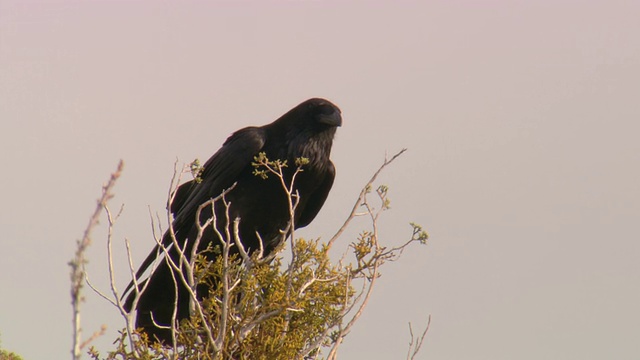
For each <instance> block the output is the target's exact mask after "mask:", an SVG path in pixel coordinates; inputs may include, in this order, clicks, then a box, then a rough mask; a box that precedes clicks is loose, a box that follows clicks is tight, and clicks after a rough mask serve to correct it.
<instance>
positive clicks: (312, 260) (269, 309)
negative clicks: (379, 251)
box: [93, 239, 354, 360]
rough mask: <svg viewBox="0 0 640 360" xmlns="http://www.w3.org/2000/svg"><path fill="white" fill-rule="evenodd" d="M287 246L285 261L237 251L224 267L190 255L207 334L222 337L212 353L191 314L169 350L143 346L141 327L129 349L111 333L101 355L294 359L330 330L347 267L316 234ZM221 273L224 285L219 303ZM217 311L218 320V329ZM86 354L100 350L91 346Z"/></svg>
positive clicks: (324, 341) (344, 296)
mask: <svg viewBox="0 0 640 360" xmlns="http://www.w3.org/2000/svg"><path fill="white" fill-rule="evenodd" d="M292 253H293V254H294V255H293V256H292V260H291V262H290V263H289V264H287V265H286V266H283V263H282V262H283V261H282V259H281V258H276V259H275V260H274V261H272V262H270V263H266V262H261V261H258V260H257V259H255V258H253V259H252V260H251V261H250V262H249V264H247V263H246V262H242V261H241V259H240V257H239V256H237V255H235V256H229V257H228V266H226V267H225V266H224V256H218V257H217V260H216V261H215V262H213V263H207V262H206V260H204V257H202V258H201V259H199V260H198V261H197V266H196V277H197V278H198V279H199V281H200V282H202V283H207V284H209V285H210V286H211V288H212V290H211V291H210V293H209V295H208V297H206V298H205V299H204V300H202V301H201V302H200V303H201V304H202V308H203V312H204V314H205V318H206V319H207V321H206V325H207V326H209V328H210V329H211V331H212V333H213V335H214V337H215V339H220V338H221V337H222V338H223V339H224V340H223V341H222V346H221V352H220V353H217V354H216V353H215V351H214V346H213V344H211V343H210V341H209V339H208V337H207V335H206V331H205V325H204V324H203V322H202V320H201V318H200V317H199V316H197V315H196V316H192V318H191V319H190V320H189V321H183V322H182V323H181V324H180V327H179V329H178V330H179V333H178V337H177V341H178V344H177V345H178V346H177V347H176V349H177V350H178V353H177V354H174V352H173V349H172V348H170V347H166V348H163V347H161V346H159V345H157V344H155V345H152V346H151V347H150V346H149V343H148V342H147V341H146V338H145V337H144V336H143V335H137V336H136V337H134V339H136V340H135V344H134V346H135V347H136V348H137V349H138V355H137V357H136V356H135V355H134V354H133V352H132V351H131V349H129V348H128V347H127V345H126V340H127V337H126V336H125V334H124V332H123V333H122V336H121V337H120V338H119V339H118V340H117V341H116V345H117V350H116V351H114V352H112V353H110V354H109V355H108V357H107V359H133V358H139V359H160V358H172V357H173V356H174V355H177V358H178V359H265V360H266V359H302V358H303V356H304V355H308V354H309V353H311V354H313V353H314V352H315V351H316V349H318V348H320V347H321V346H322V345H328V344H329V343H330V342H331V337H330V333H331V331H332V329H333V328H334V327H335V326H337V325H338V324H339V323H340V321H341V320H342V316H343V315H344V311H345V307H346V306H347V304H349V303H350V299H351V297H352V296H353V294H354V292H353V290H352V289H351V286H350V282H349V276H350V271H349V270H347V269H345V268H341V267H340V266H337V265H333V264H332V263H331V262H330V261H329V258H328V255H327V249H326V248H325V246H324V245H322V244H320V243H319V242H318V241H316V240H313V241H308V240H304V239H298V240H296V241H295V243H294V251H293V252H292ZM225 278H226V279H227V281H228V284H229V285H228V286H229V288H230V290H229V291H228V292H227V294H226V297H227V299H228V302H226V304H227V305H226V307H225V299H224V298H225V292H224V287H223V279H225ZM234 284H235V286H234ZM225 310H226V311H225ZM223 314H226V315H223ZM223 317H225V319H226V326H225V327H224V329H223V330H222V333H224V334H223V335H222V334H221V333H220V331H221V330H220V329H221V326H223V325H222V324H224V323H225V322H223ZM194 334H198V336H194ZM93 357H94V359H99V358H100V356H99V354H97V353H96V354H93Z"/></svg>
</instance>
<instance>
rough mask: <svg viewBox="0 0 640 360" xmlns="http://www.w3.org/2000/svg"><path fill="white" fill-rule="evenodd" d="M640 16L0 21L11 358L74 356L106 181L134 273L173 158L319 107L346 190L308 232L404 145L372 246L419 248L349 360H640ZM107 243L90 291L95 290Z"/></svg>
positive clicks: (321, 8) (2, 213)
mask: <svg viewBox="0 0 640 360" xmlns="http://www.w3.org/2000/svg"><path fill="white" fill-rule="evenodd" d="M639 15H640V2H638V1H616V0H614V1H571V0H560V1H540V0H538V1H534V0H530V1H527V0H521V1H506V0H501V1H498V0H493V1H472V0H461V1H455V0H454V1H451V0H442V1H415V2H409V1H371V2H364V1H360V2H355V1H238V2H232V1H211V2H205V1H185V2H171V1H151V0H147V1H142V0H141V1H70V0H58V1H53V0H52V1H34V0H0V154H1V155H0V160H1V161H2V166H3V175H2V176H0V188H1V189H2V206H1V207H0V228H2V233H3V235H2V240H0V241H1V250H0V341H1V342H2V346H3V347H5V348H7V349H9V350H12V351H15V352H17V353H19V354H21V355H22V356H24V358H25V359H29V360H32V359H65V358H69V356H70V355H69V354H70V353H69V351H70V348H71V307H70V303H69V301H70V300H69V281H68V278H69V275H68V274H69V268H68V266H67V261H68V260H69V259H71V257H72V255H73V251H74V245H75V240H76V239H78V238H79V237H80V236H81V235H82V231H83V229H84V227H85V225H86V223H87V221H88V218H89V216H90V214H91V212H92V211H93V209H94V205H95V200H96V198H97V197H98V196H99V193H100V187H101V185H102V184H103V183H104V182H105V181H106V179H107V177H108V175H109V173H110V172H112V171H113V170H114V169H115V166H116V164H117V162H118V160H119V159H121V158H122V159H124V161H125V171H124V174H123V176H122V179H121V181H120V182H119V183H118V185H117V187H116V189H115V192H116V194H117V196H116V198H115V199H114V203H113V206H114V207H117V205H118V204H121V203H125V204H126V206H125V211H124V214H123V215H122V218H121V220H120V222H119V223H118V228H117V234H116V236H117V238H118V239H123V238H124V237H125V236H126V237H128V238H129V239H131V241H132V243H133V246H134V251H135V257H136V260H137V261H141V260H142V259H143V257H144V256H145V255H146V254H147V252H148V251H149V250H150V248H151V247H152V244H153V241H152V238H151V235H150V225H149V215H148V207H150V208H151V209H152V210H153V211H162V210H163V208H164V205H163V204H164V201H165V200H164V199H165V196H166V191H167V188H168V184H169V179H170V176H171V174H172V169H173V163H174V161H175V160H176V158H178V159H180V160H181V161H183V162H188V161H191V160H192V159H193V158H196V157H198V158H200V159H202V160H206V159H207V158H208V157H209V156H210V155H212V154H213V153H214V152H215V151H216V150H217V149H218V148H219V146H220V145H221V144H222V142H223V141H224V139H225V138H226V137H227V136H228V135H229V134H230V133H231V132H233V131H234V130H236V129H238V128H240V127H243V126H247V125H262V124H266V123H268V122H271V121H272V120H274V119H276V118H277V117H278V116H280V115H281V114H283V113H284V112H285V111H287V110H288V109H290V108H291V107H293V106H295V105H296V104H298V103H299V102H301V101H303V100H305V99H307V98H309V97H314V96H320V97H326V98H328V99H330V100H332V101H333V102H335V103H336V104H338V106H340V107H341V109H342V111H343V115H344V125H343V127H342V128H340V129H339V130H338V134H337V138H336V141H335V145H334V148H333V159H334V162H335V164H336V167H337V169H338V175H337V178H336V182H335V185H334V188H333V191H332V193H331V195H330V197H329V200H328V201H327V203H326V205H325V207H324V209H323V211H322V212H321V213H320V215H319V216H318V218H317V219H316V221H315V222H314V223H313V224H312V225H311V226H309V227H308V228H306V229H304V231H299V232H298V234H299V235H302V236H306V237H318V236H320V237H323V238H324V239H326V238H328V237H329V236H330V235H332V234H333V232H334V231H335V230H336V229H337V228H338V226H339V225H340V224H341V221H342V220H343V219H344V216H345V215H346V214H347V213H348V211H349V209H350V206H351V204H352V202H353V201H354V199H355V197H356V196H357V193H358V190H359V188H360V187H361V186H362V185H363V184H364V183H365V181H366V179H368V177H369V176H370V174H371V173H372V172H373V171H374V170H375V168H376V167H377V166H378V165H379V164H380V162H381V161H382V159H383V158H384V154H385V152H389V153H392V152H395V151H398V150H400V149H401V148H403V147H407V148H408V149H409V151H408V152H407V154H406V155H405V156H403V157H402V158H400V159H399V160H398V162H397V163H395V164H394V165H393V166H392V167H391V168H389V171H388V172H387V173H386V174H385V175H384V176H383V177H382V179H381V180H382V182H384V183H386V184H388V185H389V186H390V187H391V193H390V197H391V199H392V201H393V202H392V207H393V208H392V210H391V211H389V212H388V213H386V217H385V218H384V221H383V222H382V227H383V229H382V233H383V235H384V238H383V241H385V242H386V243H388V244H389V245H397V244H400V243H401V242H402V241H403V240H404V239H406V237H407V236H409V232H410V228H409V226H408V225H407V223H408V222H409V221H415V222H418V223H420V224H422V225H423V226H424V227H425V228H426V229H427V230H428V231H429V233H430V235H431V240H430V242H429V245H428V246H425V247H416V248H414V249H413V250H412V251H410V252H408V253H406V254H405V255H404V257H403V258H402V260H401V261H400V262H397V263H393V264H390V265H389V266H387V268H386V269H385V270H384V272H383V277H382V278H381V279H380V282H379V283H378V287H377V289H376V293H375V294H374V297H373V300H372V301H371V304H370V306H369V307H368V309H367V312H366V313H365V315H364V316H363V318H362V320H361V322H360V323H359V325H357V326H356V327H355V328H354V329H353V332H352V333H351V334H350V336H349V337H348V338H347V339H346V343H345V345H344V346H343V348H342V352H341V355H342V357H341V358H342V359H401V358H404V357H405V354H406V350H407V346H408V341H409V332H408V326H407V323H408V322H409V321H411V322H412V323H413V324H414V327H415V328H416V329H422V328H424V325H425V324H426V319H427V317H428V316H429V314H431V316H432V323H431V329H430V331H429V334H428V336H427V340H426V343H425V345H424V348H423V350H422V352H421V354H420V356H419V358H420V359H439V360H440V359H452V360H460V359H470V360H472V359H473V360H476V359H491V360H496V359H504V360H511V359H531V360H534V359H535V360H539V359H581V360H586V359H640V241H639V238H640V235H639V231H638V225H639V224H640V141H639V136H640V21H639V20H638V19H639ZM355 230H357V229H354V231H355ZM104 235H105V232H104V228H100V230H99V231H98V232H96V233H95V235H94V244H93V246H92V247H91V249H90V251H89V256H90V258H91V260H90V261H91V263H90V264H89V271H90V275H91V277H92V278H93V279H94V281H95V282H96V284H98V286H100V287H102V288H104V289H106V286H107V283H106V280H107V278H106V272H105V271H106V265H105V253H106V252H105V242H104ZM352 235H353V234H352ZM349 241H350V239H346V238H345V239H343V241H342V245H343V246H346V244H347V243H348V242H349ZM117 250H118V251H120V252H119V255H117V256H118V259H117V261H118V262H119V263H120V264H121V265H122V266H124V263H122V261H123V260H124V253H123V252H121V250H122V249H121V247H120V248H118V249H117ZM127 281H128V280H127V274H126V272H125V271H121V272H120V273H119V274H118V285H119V287H120V288H121V289H122V288H123V287H124V286H125V285H126V283H127ZM103 323H104V324H107V325H108V327H109V328H108V333H107V335H106V336H104V337H102V338H101V339H100V340H99V341H97V342H96V345H97V347H98V348H99V349H101V350H103V351H105V350H107V349H109V348H110V347H109V345H110V343H111V342H112V341H113V339H114V338H115V337H116V331H117V330H118V329H120V328H121V327H122V325H121V324H122V323H121V321H120V318H119V315H118V313H117V311H116V310H115V309H113V308H111V307H110V306H109V305H108V304H107V303H105V302H104V301H103V300H102V299H100V298H98V297H97V296H95V295H94V294H91V293H87V302H86V303H85V304H84V318H83V326H84V329H85V335H86V336H88V335H89V333H90V332H92V331H94V330H96V329H98V328H99V326H100V324H103Z"/></svg>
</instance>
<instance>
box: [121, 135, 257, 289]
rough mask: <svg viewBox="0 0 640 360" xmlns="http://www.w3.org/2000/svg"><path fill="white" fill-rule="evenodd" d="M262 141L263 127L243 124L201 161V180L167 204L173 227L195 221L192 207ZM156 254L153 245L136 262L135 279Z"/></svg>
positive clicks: (217, 190) (223, 184) (226, 182)
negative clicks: (243, 126)
mask: <svg viewBox="0 0 640 360" xmlns="http://www.w3.org/2000/svg"><path fill="white" fill-rule="evenodd" d="M265 141H266V136H265V132H264V129H263V128H260V127H247V128H244V129H240V130H238V131H236V132H235V133H233V134H232V135H231V136H230V137H229V138H228V139H227V141H225V143H224V144H223V145H222V147H221V148H220V150H218V151H217V152H216V153H215V154H213V156H212V157H211V158H210V159H209V160H207V162H206V163H205V164H204V170H203V171H202V173H201V174H200V178H201V179H202V181H200V182H196V181H194V180H192V181H189V182H186V183H184V184H182V185H181V186H180V187H179V188H178V189H177V190H176V194H175V196H174V200H173V203H172V204H171V212H172V213H173V215H174V219H175V220H174V223H173V227H174V231H178V229H180V228H181V227H182V225H184V224H186V223H188V222H190V221H195V216H196V210H197V208H198V207H199V206H200V205H201V204H202V203H204V202H205V201H207V200H209V199H212V198H214V197H216V196H218V195H220V194H221V193H222V192H223V191H224V190H225V189H228V188H229V187H231V186H232V185H233V184H234V183H235V182H236V180H237V178H238V175H240V173H241V172H242V170H243V169H244V168H245V167H247V166H249V165H251V162H252V161H253V158H254V156H256V155H257V154H258V152H260V150H261V149H262V147H263V146H264V143H265ZM162 242H163V243H164V245H165V246H169V245H171V243H172V239H171V237H170V236H166V235H165V236H164V238H163V240H162ZM160 254H162V251H160V248H159V246H158V245H156V246H155V247H154V248H153V250H152V251H151V253H149V255H148V256H147V258H146V259H144V261H143V262H142V264H140V268H139V269H138V271H137V272H136V279H139V278H140V277H141V276H142V274H144V272H145V271H146V270H147V269H148V268H149V267H150V266H151V264H152V263H153V262H154V261H155V260H156V259H157V258H158V256H160ZM132 287H133V281H132V282H130V283H129V285H128V286H127V288H126V289H125V291H124V293H125V294H126V293H127V292H128V291H129V290H130V289H131V288H132Z"/></svg>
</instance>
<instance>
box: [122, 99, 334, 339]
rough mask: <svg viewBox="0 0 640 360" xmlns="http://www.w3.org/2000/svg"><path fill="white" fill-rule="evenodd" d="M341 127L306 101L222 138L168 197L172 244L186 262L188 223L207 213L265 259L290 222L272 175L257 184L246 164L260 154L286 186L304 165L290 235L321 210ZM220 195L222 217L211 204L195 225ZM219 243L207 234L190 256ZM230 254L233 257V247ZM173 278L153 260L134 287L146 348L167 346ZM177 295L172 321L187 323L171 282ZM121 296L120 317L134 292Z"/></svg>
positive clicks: (184, 300)
mask: <svg viewBox="0 0 640 360" xmlns="http://www.w3.org/2000/svg"><path fill="white" fill-rule="evenodd" d="M341 125H342V115H341V111H340V109H339V108H338V107H337V106H336V105H334V104H332V103H331V102H330V101H328V100H325V99H321V98H312V99H309V100H306V101H304V102H302V103H301V104H299V105H298V106H296V107H294V108H293V109H291V110H289V111H288V112H287V113H285V114H284V115H282V116H281V117H280V118H278V119H277V120H275V121H274V122H272V123H270V124H267V125H264V126H260V127H256V126H250V127H246V128H243V129H240V130H238V131H236V132H234V133H233V134H232V135H231V136H229V138H228V139H227V140H226V141H225V142H224V144H223V145H222V147H221V148H220V149H219V150H218V151H217V152H216V153H215V154H214V155H213V156H212V157H211V158H210V159H209V160H208V161H207V162H206V163H205V164H204V166H203V168H202V169H201V172H200V174H199V176H198V177H197V178H196V179H194V180H191V181H189V182H186V183H184V184H182V185H181V186H180V187H178V189H177V190H176V192H175V194H174V196H173V202H172V204H171V208H170V211H171V212H172V213H173V215H174V220H173V223H172V229H173V232H174V236H175V240H176V242H177V244H179V245H180V247H182V248H185V249H186V252H185V255H186V257H187V259H189V257H190V254H191V250H192V248H193V243H194V242H195V238H196V236H197V233H198V229H197V225H196V221H197V220H200V223H201V224H202V223H204V221H206V219H209V218H211V217H212V216H213V211H215V215H216V217H217V219H218V224H216V225H217V226H219V227H218V228H220V226H221V227H222V229H224V227H225V226H229V223H228V222H226V221H225V220H224V219H226V215H225V212H227V211H228V213H229V219H230V222H231V223H232V222H233V220H234V219H236V218H239V238H240V241H241V243H242V245H243V247H244V248H245V249H246V250H247V252H249V253H253V252H255V251H260V250H261V251H263V256H265V257H266V256H269V255H270V254H272V253H273V251H274V249H276V248H277V247H278V246H279V245H280V244H281V243H282V242H283V241H284V240H285V239H286V237H287V235H288V233H287V229H288V228H289V229H290V226H289V224H290V220H291V216H290V212H289V205H288V198H287V196H286V193H285V191H284V188H283V187H282V184H281V182H280V179H279V178H278V177H277V176H274V175H273V174H272V175H271V176H267V177H266V178H263V177H261V176H257V175H256V173H255V170H256V167H255V166H254V165H253V163H254V161H255V157H256V156H258V155H259V154H260V153H264V154H265V155H266V157H267V158H268V159H269V160H281V161H286V162H287V164H288V166H287V167H284V168H283V174H284V179H285V181H286V183H287V184H290V183H291V180H292V176H293V174H294V172H295V169H296V168H297V167H296V166H295V165H294V164H295V161H296V159H299V158H306V159H308V163H307V164H305V165H304V166H303V167H302V169H303V170H302V172H299V173H298V174H297V175H296V177H295V181H294V190H295V191H297V194H298V197H297V201H298V204H297V207H296V209H295V213H294V218H293V223H294V228H301V227H304V226H307V225H309V223H311V221H312V220H313V219H314V218H315V217H316V215H317V214H318V212H319V211H320V208H322V205H323V204H324V202H325V200H326V199H327V196H328V194H329V191H330V190H331V187H332V185H333V181H334V178H335V172H336V170H335V167H334V165H333V162H331V160H330V154H331V146H332V144H333V138H334V136H335V133H336V129H337V127H339V126H341ZM226 189H231V190H229V191H228V192H227V193H226V194H225V196H224V198H225V200H226V202H228V203H229V204H230V205H229V206H228V209H227V207H226V206H225V205H224V204H223V202H222V201H218V202H216V203H215V205H214V208H215V210H212V209H211V206H207V207H205V208H203V209H202V211H201V213H200V219H196V217H197V211H198V207H200V205H201V204H203V203H205V202H207V201H209V200H210V199H212V198H215V197H217V196H219V195H220V194H221V193H223V192H224V191H225V190H226ZM283 231H284V232H283ZM289 232H290V230H289ZM221 241H222V239H220V238H219V236H217V235H216V234H215V232H214V231H213V230H212V229H211V227H208V228H207V230H206V231H205V232H204V234H203V235H202V237H201V239H200V242H199V246H198V248H197V250H198V251H202V250H204V249H206V248H207V247H208V246H213V247H215V246H219V245H220V244H221ZM172 243H173V238H172V236H171V234H170V233H169V231H167V232H166V233H165V234H164V236H163V238H162V244H163V246H165V247H169V252H168V253H169V256H170V257H171V258H172V259H174V260H175V261H177V260H178V258H179V255H178V252H177V251H176V250H175V249H174V248H173V247H171V246H170V245H171V244H172ZM235 251H236V252H237V251H238V250H237V247H236V248H235ZM206 254H207V255H205V256H207V260H209V261H214V260H215V257H216V256H219V254H220V252H219V251H217V252H216V251H207V252H206ZM216 254H217V255H216ZM160 257H162V251H161V249H160V248H159V246H158V245H156V247H155V248H154V249H153V251H151V253H150V254H149V256H148V257H147V258H146V259H145V260H144V261H143V263H142V264H141V266H140V268H139V270H138V272H137V273H136V278H137V279H140V278H141V277H142V274H144V273H145V271H146V270H148V269H149V268H150V267H151V265H152V264H153V263H154V262H155V261H156V259H159V258H160ZM174 272H175V270H173V269H172V268H171V267H170V266H169V265H168V264H167V262H166V261H164V260H161V261H159V262H158V265H157V267H156V268H155V270H154V271H153V272H152V273H151V274H150V275H149V277H148V278H147V279H146V280H144V281H142V282H141V283H140V287H141V286H142V285H143V284H145V282H148V284H147V287H146V289H145V291H143V292H142V293H140V297H139V300H138V302H137V305H136V308H135V310H136V327H137V328H141V329H142V331H144V332H145V333H147V335H148V336H149V338H150V339H152V340H154V341H158V342H164V343H168V342H170V339H171V331H170V330H168V329H166V328H163V327H167V326H170V325H171V319H172V315H173V311H174V306H175V299H176V282H175V281H174V276H175V275H176V274H175V273H174ZM127 291H128V293H127ZM207 291H208V289H206V288H202V287H201V286H199V287H198V293H199V295H201V294H206V293H207ZM127 294H128V295H127ZM177 295H178V299H177V320H178V321H180V320H181V319H185V318H188V317H189V293H188V291H187V288H186V287H185V286H184V285H183V284H182V283H181V282H180V281H177ZM125 296H126V297H127V299H126V301H125V304H124V307H125V309H126V310H127V311H132V310H134V309H132V307H133V301H134V298H135V297H136V291H135V290H134V289H133V281H132V282H131V283H129V286H128V287H127V290H125ZM157 325H160V327H158V326H157Z"/></svg>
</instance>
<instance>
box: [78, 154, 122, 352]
mask: <svg viewBox="0 0 640 360" xmlns="http://www.w3.org/2000/svg"><path fill="white" fill-rule="evenodd" d="M123 167H124V162H123V161H122V160H120V161H119V162H118V167H117V168H116V171H115V172H114V173H112V174H111V177H110V178H109V181H108V182H107V184H106V185H104V186H103V187H102V196H101V197H100V198H99V199H98V202H97V204H96V208H95V210H94V212H93V215H91V218H89V224H88V225H87V227H86V229H85V230H84V235H83V236H82V239H80V240H78V241H77V243H76V244H77V248H76V253H75V256H74V258H73V259H72V260H71V261H70V262H69V266H71V306H72V308H73V322H72V323H73V346H72V349H71V355H72V358H73V359H74V360H79V359H80V357H81V356H82V355H81V348H82V346H81V345H82V342H81V338H82V335H81V332H82V331H81V327H80V303H81V302H82V301H83V297H82V288H83V283H84V279H85V273H86V271H85V268H84V265H85V264H86V262H87V260H86V258H85V251H86V250H87V248H88V247H89V245H90V244H91V231H93V229H94V228H95V227H96V226H97V225H98V222H99V220H100V214H101V213H102V209H103V208H104V206H105V205H106V203H107V202H108V201H109V200H110V199H111V198H112V197H113V195H112V194H111V190H112V189H113V187H114V186H115V183H116V181H117V180H118V178H119V177H120V174H121V173H122V168H123Z"/></svg>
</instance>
